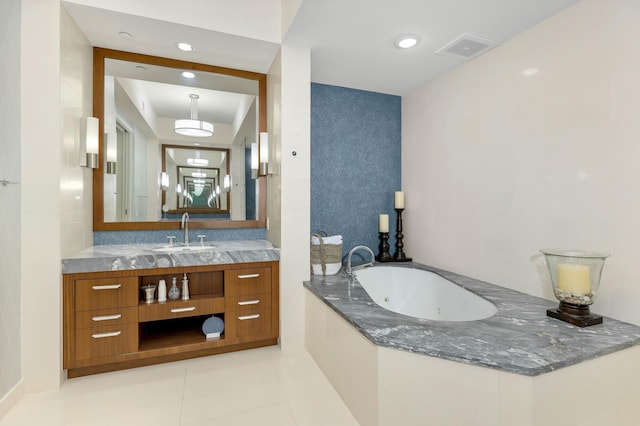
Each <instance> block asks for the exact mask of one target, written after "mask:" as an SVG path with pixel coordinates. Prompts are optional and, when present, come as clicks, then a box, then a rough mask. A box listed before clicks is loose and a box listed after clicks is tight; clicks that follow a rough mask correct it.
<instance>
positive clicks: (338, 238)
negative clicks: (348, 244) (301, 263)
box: [311, 235, 342, 246]
mask: <svg viewBox="0 0 640 426" xmlns="http://www.w3.org/2000/svg"><path fill="white" fill-rule="evenodd" d="M322 242H323V243H324V244H342V235H331V236H329V237H322ZM311 244H313V245H315V246H319V245H320V240H319V239H318V237H316V236H313V237H311Z"/></svg>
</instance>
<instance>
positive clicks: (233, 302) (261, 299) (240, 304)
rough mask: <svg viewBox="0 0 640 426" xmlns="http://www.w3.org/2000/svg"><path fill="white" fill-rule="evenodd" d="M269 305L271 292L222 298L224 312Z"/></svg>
mask: <svg viewBox="0 0 640 426" xmlns="http://www.w3.org/2000/svg"><path fill="white" fill-rule="evenodd" d="M262 307H271V293H262V294H251V295H247V296H232V297H226V298H225V299H224V310H225V312H230V311H238V310H244V309H252V308H262Z"/></svg>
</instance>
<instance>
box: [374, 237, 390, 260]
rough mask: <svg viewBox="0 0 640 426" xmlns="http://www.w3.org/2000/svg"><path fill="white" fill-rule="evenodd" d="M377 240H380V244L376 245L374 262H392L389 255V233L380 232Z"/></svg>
mask: <svg viewBox="0 0 640 426" xmlns="http://www.w3.org/2000/svg"><path fill="white" fill-rule="evenodd" d="M378 238H380V244H378V255H377V256H376V260H377V261H378V262H393V256H391V254H389V233H388V232H380V233H379V236H378Z"/></svg>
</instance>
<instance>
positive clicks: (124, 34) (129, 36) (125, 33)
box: [118, 31, 133, 40]
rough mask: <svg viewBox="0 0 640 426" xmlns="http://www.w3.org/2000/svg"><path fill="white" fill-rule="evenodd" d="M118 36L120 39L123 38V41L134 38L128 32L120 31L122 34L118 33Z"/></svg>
mask: <svg viewBox="0 0 640 426" xmlns="http://www.w3.org/2000/svg"><path fill="white" fill-rule="evenodd" d="M118 35H119V36H120V37H122V38H123V39H125V40H131V39H132V38H133V36H132V35H131V33H128V32H126V31H120V32H119V33H118Z"/></svg>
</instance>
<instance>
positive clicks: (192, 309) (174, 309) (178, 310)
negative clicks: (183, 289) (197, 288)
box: [171, 306, 196, 314]
mask: <svg viewBox="0 0 640 426" xmlns="http://www.w3.org/2000/svg"><path fill="white" fill-rule="evenodd" d="M195 310H196V307H195V306H189V307H188V308H173V309H171V312H172V313H174V314H178V313H180V312H191V311H195Z"/></svg>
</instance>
